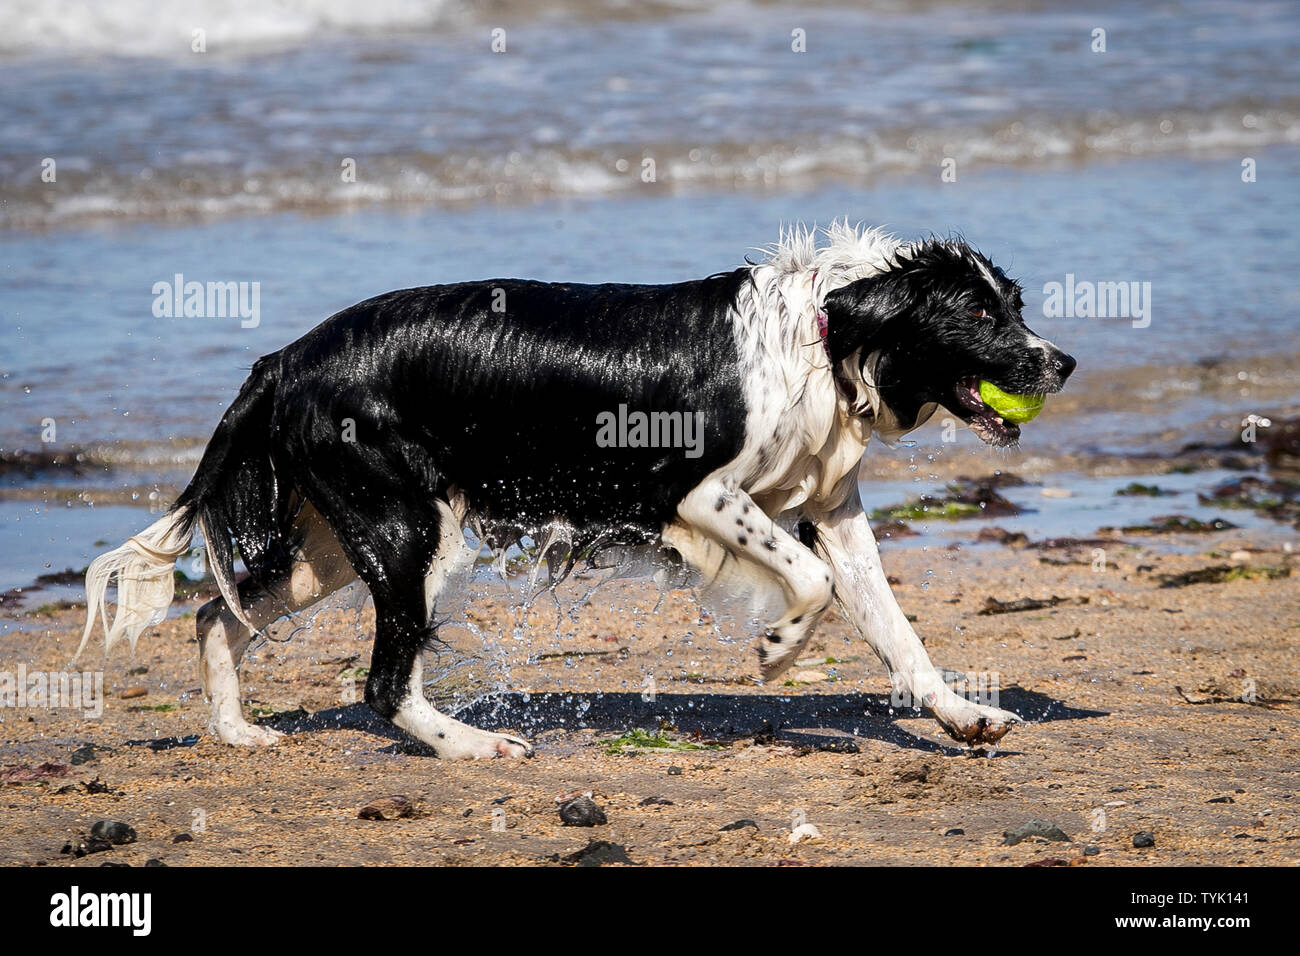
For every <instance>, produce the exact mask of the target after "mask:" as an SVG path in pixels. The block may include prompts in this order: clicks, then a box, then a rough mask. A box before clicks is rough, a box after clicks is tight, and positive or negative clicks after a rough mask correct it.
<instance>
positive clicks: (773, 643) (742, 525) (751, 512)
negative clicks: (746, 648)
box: [666, 479, 831, 680]
mask: <svg viewBox="0 0 1300 956" xmlns="http://www.w3.org/2000/svg"><path fill="white" fill-rule="evenodd" d="M677 513H678V515H679V516H680V518H681V520H682V521H684V522H685V523H686V524H687V525H688V526H689V527H690V528H692V529H694V530H696V531H698V532H700V533H702V534H704V535H705V536H707V537H708V538H710V539H711V540H712V541H714V542H716V543H717V544H718V545H720V546H721V547H722V548H724V549H726V551H727V552H728V553H729V554H731V555H733V556H735V557H737V558H739V559H740V560H741V561H743V562H746V563H748V564H750V565H752V566H756V567H758V568H760V569H761V570H762V571H765V572H766V573H767V574H769V575H770V576H771V577H773V578H775V579H776V581H777V582H778V583H779V584H780V586H781V590H782V593H783V595H784V598H785V610H784V611H783V613H782V614H781V616H780V618H778V619H777V620H776V621H775V622H773V623H772V624H771V625H769V626H768V628H767V633H766V634H765V635H764V638H763V642H762V644H761V645H760V646H759V650H758V657H759V664H760V666H761V669H762V674H763V678H764V679H765V680H772V679H773V678H775V677H777V676H779V675H780V674H781V673H782V672H783V671H785V670H786V669H787V668H788V667H789V666H790V665H791V664H793V663H794V662H795V660H796V659H797V658H798V656H799V652H800V651H802V650H803V648H804V647H805V645H807V643H808V639H809V638H810V637H811V636H812V633H813V630H814V629H815V628H816V626H817V622H818V621H819V620H820V619H821V616H822V614H823V613H825V611H826V608H828V607H829V606H830V603H831V570H830V568H829V567H827V565H826V564H825V562H823V561H821V560H819V559H818V558H817V556H816V555H814V554H813V553H812V552H811V551H809V550H808V549H807V548H806V547H804V546H803V545H802V544H800V543H799V541H797V540H796V539H795V538H794V537H793V536H791V535H790V534H789V533H788V532H787V531H785V530H784V529H783V528H779V527H777V526H776V524H775V523H774V522H773V521H772V519H771V518H769V517H768V516H767V515H766V514H765V513H764V512H763V510H762V509H761V508H760V507H759V506H758V505H756V504H755V503H754V501H753V499H751V498H750V497H749V495H747V494H745V492H743V491H741V490H739V489H737V488H732V487H729V486H728V485H727V483H726V482H724V481H722V480H716V479H715V480H709V481H706V482H705V483H704V484H702V485H700V486H699V487H697V488H696V489H695V490H693V491H692V492H691V493H690V494H689V495H687V496H686V498H685V499H683V500H682V502H681V504H679V505H678V506H677ZM666 539H667V536H666ZM683 557H685V558H687V560H691V558H692V556H691V555H690V554H688V553H684V554H683Z"/></svg>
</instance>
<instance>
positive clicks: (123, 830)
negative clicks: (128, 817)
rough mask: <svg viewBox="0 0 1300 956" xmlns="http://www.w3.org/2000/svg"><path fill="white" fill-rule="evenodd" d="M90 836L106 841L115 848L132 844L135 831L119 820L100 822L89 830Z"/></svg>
mask: <svg viewBox="0 0 1300 956" xmlns="http://www.w3.org/2000/svg"><path fill="white" fill-rule="evenodd" d="M90 835H91V836H92V837H98V838H99V839H101V840H107V841H108V842H109V843H112V844H114V845H115V846H122V845H124V844H127V843H134V842H135V837H136V833H135V830H134V829H133V828H132V827H131V826H129V825H128V824H125V823H122V822H121V821H120V820H100V821H99V822H98V823H96V824H95V825H94V826H93V827H91V828H90Z"/></svg>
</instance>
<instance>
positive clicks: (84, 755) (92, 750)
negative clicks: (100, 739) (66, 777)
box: [68, 744, 99, 767]
mask: <svg viewBox="0 0 1300 956" xmlns="http://www.w3.org/2000/svg"><path fill="white" fill-rule="evenodd" d="M98 750H99V748H98V747H96V746H95V745H94V744H86V745H85V746H84V747H78V748H77V749H76V750H74V751H72V756H71V757H69V758H68V763H70V764H72V765H73V766H74V767H79V766H81V765H82V764H84V763H90V762H91V761H92V760H98V759H99V754H98V753H97V751H98Z"/></svg>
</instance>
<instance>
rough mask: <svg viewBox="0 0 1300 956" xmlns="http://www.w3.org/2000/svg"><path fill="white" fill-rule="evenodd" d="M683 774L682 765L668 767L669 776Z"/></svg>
mask: <svg viewBox="0 0 1300 956" xmlns="http://www.w3.org/2000/svg"><path fill="white" fill-rule="evenodd" d="M681 775H682V768H681V767H676V766H673V767H669V768H668V776H670V777H680V776H681Z"/></svg>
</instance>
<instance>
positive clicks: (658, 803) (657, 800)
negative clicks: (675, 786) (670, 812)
mask: <svg viewBox="0 0 1300 956" xmlns="http://www.w3.org/2000/svg"><path fill="white" fill-rule="evenodd" d="M672 805H673V802H672V801H671V800H665V799H664V798H663V797H646V798H645V799H644V800H642V801H641V802H640V803H638V804H637V806H638V807H671V806H672Z"/></svg>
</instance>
